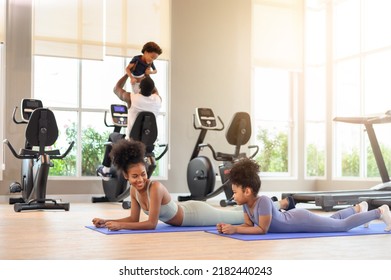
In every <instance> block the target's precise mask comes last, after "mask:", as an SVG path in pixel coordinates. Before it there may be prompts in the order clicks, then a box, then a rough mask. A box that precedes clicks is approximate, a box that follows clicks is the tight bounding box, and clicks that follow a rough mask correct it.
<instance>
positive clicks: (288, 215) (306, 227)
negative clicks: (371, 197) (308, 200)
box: [269, 207, 380, 232]
mask: <svg viewBox="0 0 391 280" xmlns="http://www.w3.org/2000/svg"><path fill="white" fill-rule="evenodd" d="M273 214H275V215H274V216H273V220H272V223H271V225H270V228H269V232H343V231H348V230H350V229H352V228H355V227H358V226H360V225H363V224H365V223H368V222H370V221H372V220H375V219H379V218H380V210H379V209H373V210H371V211H368V212H364V213H356V212H355V211H354V209H353V207H348V208H345V209H342V210H340V211H338V212H336V213H334V214H333V215H331V216H330V217H326V216H320V215H317V214H314V213H312V212H310V211H308V210H307V209H300V208H296V209H292V210H290V211H287V212H283V213H281V212H278V211H275V210H274V211H273Z"/></svg>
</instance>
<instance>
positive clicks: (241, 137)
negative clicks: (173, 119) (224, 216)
mask: <svg viewBox="0 0 391 280" xmlns="http://www.w3.org/2000/svg"><path fill="white" fill-rule="evenodd" d="M196 123H197V124H196ZM193 127H194V129H196V130H200V134H199V136H198V139H197V141H196V144H195V146H194V149H193V153H192V155H191V158H190V162H189V164H188V166H187V185H188V187H189V190H190V195H189V196H179V197H178V201H187V200H203V201H205V200H207V199H210V198H213V197H215V196H217V195H219V194H220V193H222V192H224V193H225V196H226V199H223V200H221V201H220V205H221V206H222V207H226V206H229V205H235V204H236V203H235V202H234V201H233V199H232V197H233V192H232V184H231V182H230V180H229V178H228V175H229V171H230V169H231V168H232V165H233V164H234V163H235V162H236V161H237V160H239V159H240V158H243V157H247V155H246V153H241V152H240V147H241V146H242V145H245V144H246V143H247V142H248V141H249V139H250V137H251V121H250V116H249V114H248V113H245V112H238V113H235V115H234V116H233V119H232V121H231V124H230V126H229V127H228V129H227V132H226V139H227V141H228V143H229V144H231V145H234V146H235V151H234V153H232V154H231V153H222V152H216V151H215V150H214V148H213V147H212V146H211V145H210V144H205V143H203V142H204V140H205V136H206V133H207V132H208V131H212V130H214V131H222V130H224V123H223V121H222V120H221V118H220V117H219V116H217V118H216V117H215V115H214V112H213V111H212V109H210V108H196V111H195V114H193ZM204 147H207V148H209V149H210V151H211V152H212V155H213V158H214V160H216V161H221V162H222V164H220V165H219V174H220V178H221V182H222V185H221V186H220V187H219V188H218V189H216V190H214V187H215V182H216V175H217V174H216V172H215V170H214V167H213V164H212V163H211V161H210V159H209V158H208V157H206V156H200V155H199V153H200V151H201V150H202V149H203V148H204ZM248 148H249V149H256V150H255V152H253V153H252V154H251V155H250V156H249V157H248V158H253V157H254V156H255V155H256V154H257V153H258V151H259V147H258V146H256V145H250V146H248Z"/></svg>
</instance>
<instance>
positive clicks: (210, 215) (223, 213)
mask: <svg viewBox="0 0 391 280" xmlns="http://www.w3.org/2000/svg"><path fill="white" fill-rule="evenodd" d="M179 205H180V207H182V209H183V213H184V214H183V215H184V216H183V222H182V226H215V225H216V224H218V223H226V224H232V225H239V224H243V223H244V215H243V208H242V207H235V208H234V209H227V210H221V209H217V208H215V207H213V206H211V205H209V204H207V203H206V202H203V201H196V200H189V201H186V202H181V203H179Z"/></svg>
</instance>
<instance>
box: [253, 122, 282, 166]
mask: <svg viewBox="0 0 391 280" xmlns="http://www.w3.org/2000/svg"><path fill="white" fill-rule="evenodd" d="M257 141H259V142H261V146H262V147H261V149H260V150H261V152H260V153H259V154H258V156H257V157H256V158H255V160H256V161H257V162H258V163H259V164H260V166H261V171H262V172H288V135H287V134H286V133H283V132H278V133H277V134H276V135H272V134H271V133H270V132H269V131H268V130H267V129H260V130H259V133H258V134H257Z"/></svg>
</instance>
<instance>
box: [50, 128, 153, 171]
mask: <svg viewBox="0 0 391 280" xmlns="http://www.w3.org/2000/svg"><path fill="white" fill-rule="evenodd" d="M60 133H61V131H60ZM65 135H66V137H65V138H66V141H67V142H68V143H71V142H72V141H75V146H74V147H73V149H72V151H71V152H70V153H69V154H68V155H67V156H66V157H65V158H64V159H57V160H52V162H53V167H51V168H50V173H49V175H50V176H75V175H76V137H77V127H76V124H75V123H72V125H71V126H69V127H67V128H66V129H65ZM109 135H110V132H104V133H98V132H97V131H96V130H94V128H92V127H88V128H85V129H83V131H82V164H81V168H82V176H96V168H97V167H98V166H99V165H100V164H101V162H102V159H103V155H104V151H105V146H104V143H105V142H107V139H108V138H109ZM54 148H57V149H60V150H61V151H62V152H64V148H65V149H66V148H67V147H56V144H55V145H54ZM159 152H160V151H159V149H157V153H159ZM156 165H157V166H156V168H155V170H154V172H153V174H152V175H153V176H157V175H158V174H159V162H157V163H156Z"/></svg>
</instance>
